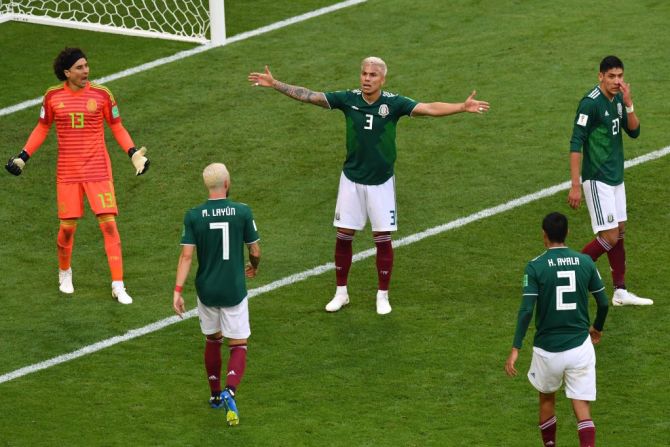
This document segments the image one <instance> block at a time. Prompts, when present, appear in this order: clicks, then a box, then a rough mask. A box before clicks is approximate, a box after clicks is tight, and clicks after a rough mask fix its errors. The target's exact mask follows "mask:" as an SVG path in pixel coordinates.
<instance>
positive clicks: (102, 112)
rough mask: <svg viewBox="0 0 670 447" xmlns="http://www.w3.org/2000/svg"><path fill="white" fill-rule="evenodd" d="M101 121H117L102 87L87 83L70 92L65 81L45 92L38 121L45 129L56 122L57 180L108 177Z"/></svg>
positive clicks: (109, 95)
mask: <svg viewBox="0 0 670 447" xmlns="http://www.w3.org/2000/svg"><path fill="white" fill-rule="evenodd" d="M103 120H106V121H107V123H108V124H109V125H110V126H112V125H115V124H120V123H121V116H120V114H119V109H118V106H117V105H116V101H115V100H114V96H113V95H112V93H111V92H110V91H109V90H108V89H107V88H106V87H103V86H101V85H96V84H91V83H90V82H89V83H87V85H86V87H84V88H82V89H80V90H78V91H73V90H72V89H70V88H69V86H68V85H67V82H66V83H64V84H61V85H58V86H56V87H51V88H49V89H48V90H47V91H46V93H45V94H44V99H43V102H42V108H41V109H40V119H39V123H40V124H42V125H46V126H47V129H48V127H51V124H52V123H53V122H54V121H55V122H56V134H57V136H58V165H57V169H56V181H57V183H78V182H97V181H105V180H111V179H112V168H111V164H110V161H109V154H108V153H107V147H106V145H105V129H104V125H103Z"/></svg>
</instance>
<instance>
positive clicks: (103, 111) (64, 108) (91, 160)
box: [5, 48, 149, 304]
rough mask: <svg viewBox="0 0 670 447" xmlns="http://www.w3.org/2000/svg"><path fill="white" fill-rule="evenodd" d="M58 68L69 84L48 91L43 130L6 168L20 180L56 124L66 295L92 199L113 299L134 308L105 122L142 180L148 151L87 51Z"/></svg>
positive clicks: (62, 57) (66, 57)
mask: <svg viewBox="0 0 670 447" xmlns="http://www.w3.org/2000/svg"><path fill="white" fill-rule="evenodd" d="M53 68H54V73H55V74H56V77H57V78H58V79H59V80H60V81H63V83H62V84H59V85H57V86H55V87H51V88H49V89H48V90H47V91H46V93H45V94H44V99H43V102H42V108H41V109H40V117H39V121H38V123H37V126H35V129H33V131H32V133H31V134H30V137H29V138H28V141H27V142H26V144H25V147H24V148H23V150H22V151H21V153H20V154H18V155H17V156H16V157H12V158H10V159H9V161H8V162H7V165H6V166H5V168H6V169H7V171H9V172H10V173H11V174H14V175H20V174H21V173H22V172H23V170H24V169H25V167H26V163H27V162H28V160H29V159H30V157H31V156H32V155H34V153H35V152H36V151H37V150H38V149H39V147H40V146H41V145H42V143H43V142H44V140H45V139H46V137H47V135H48V133H49V129H50V128H51V125H52V124H53V123H54V122H55V123H56V134H57V136H58V163H57V169H56V193H57V202H58V218H59V219H60V228H59V230H58V240H57V244H58V265H59V272H58V283H59V289H60V291H61V292H63V293H67V294H71V293H74V286H73V284H72V268H71V265H70V261H71V258H72V247H73V245H74V233H75V231H76V229H77V220H78V219H79V218H81V217H82V216H83V214H84V196H86V198H87V199H88V203H89V205H90V207H91V210H92V211H93V212H94V213H95V215H96V217H97V219H98V223H99V225H100V230H101V231H102V235H103V238H104V243H105V252H106V253H107V261H108V263H109V269H110V271H111V276H112V296H113V297H114V298H116V299H117V300H118V302H119V303H121V304H131V303H132V302H133V299H132V298H131V297H130V295H128V293H127V292H126V289H125V285H124V282H123V259H122V256H121V239H120V237H119V232H118V230H117V227H116V215H117V214H118V209H117V206H116V197H115V195H114V183H113V179H112V167H111V163H110V161H109V154H108V153H107V147H106V146H105V129H104V126H103V121H106V122H107V125H108V126H109V128H110V129H111V130H112V133H113V134H114V138H115V139H116V141H117V143H118V144H119V146H121V148H122V149H123V150H124V151H125V152H126V153H127V154H128V156H129V157H130V159H131V162H132V164H133V168H134V170H135V173H136V174H137V175H141V174H144V173H145V172H146V171H147V169H148V168H149V160H148V159H147V157H146V156H145V153H146V149H145V148H141V149H139V150H138V149H136V148H135V144H134V143H133V140H132V138H131V137H130V135H129V134H128V131H127V130H126V129H125V128H124V127H123V124H121V115H120V114H119V108H118V106H117V104H116V101H115V99H114V96H113V95H112V93H111V92H110V91H109V89H107V88H106V87H103V86H101V85H96V84H92V83H91V82H90V81H89V66H88V61H87V58H86V55H85V54H84V53H83V52H82V50H80V49H79V48H65V49H64V50H63V51H61V52H60V54H58V56H57V57H56V59H55V60H54V64H53Z"/></svg>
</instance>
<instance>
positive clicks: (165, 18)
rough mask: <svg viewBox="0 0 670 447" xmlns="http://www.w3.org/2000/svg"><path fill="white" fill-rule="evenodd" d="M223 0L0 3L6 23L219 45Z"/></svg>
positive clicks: (222, 32) (15, 0)
mask: <svg viewBox="0 0 670 447" xmlns="http://www.w3.org/2000/svg"><path fill="white" fill-rule="evenodd" d="M223 1H224V0H0V23H1V22H4V21H7V20H17V21H22V22H31V23H39V24H44V25H56V26H65V27H69V28H76V29H85V30H91V31H102V32H110V33H118V34H127V35H133V36H142V37H157V38H163V39H173V40H181V41H186V42H198V43H209V42H211V43H212V44H216V45H218V44H222V43H223V42H224V40H225V36H226V31H225V21H224V8H223Z"/></svg>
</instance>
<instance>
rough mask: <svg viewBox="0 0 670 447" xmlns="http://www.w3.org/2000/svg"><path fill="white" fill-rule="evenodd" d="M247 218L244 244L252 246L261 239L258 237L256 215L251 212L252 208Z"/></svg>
mask: <svg viewBox="0 0 670 447" xmlns="http://www.w3.org/2000/svg"><path fill="white" fill-rule="evenodd" d="M248 211H249V212H248V213H247V218H246V219H245V221H244V243H245V244H252V243H254V242H256V241H258V240H259V239H260V237H259V236H258V229H257V228H256V221H255V220H254V215H253V213H252V212H251V208H249V209H248Z"/></svg>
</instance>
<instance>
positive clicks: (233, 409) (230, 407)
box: [221, 388, 240, 425]
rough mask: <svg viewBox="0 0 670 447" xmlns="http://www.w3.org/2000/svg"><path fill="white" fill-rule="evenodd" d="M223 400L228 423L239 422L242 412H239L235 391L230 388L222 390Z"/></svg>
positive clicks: (235, 423) (234, 423)
mask: <svg viewBox="0 0 670 447" xmlns="http://www.w3.org/2000/svg"><path fill="white" fill-rule="evenodd" d="M221 401H222V402H223V408H224V409H225V410H226V421H228V425H237V424H239V423H240V414H239V413H238V412H237V404H235V396H234V393H233V392H232V391H231V390H229V389H228V388H226V389H225V390H223V391H221Z"/></svg>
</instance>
